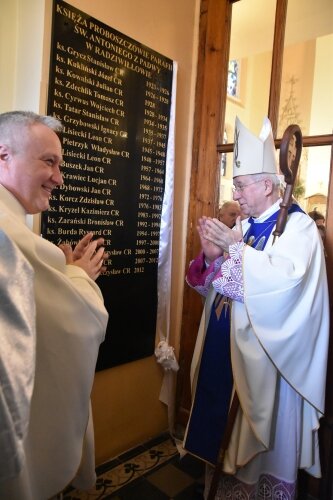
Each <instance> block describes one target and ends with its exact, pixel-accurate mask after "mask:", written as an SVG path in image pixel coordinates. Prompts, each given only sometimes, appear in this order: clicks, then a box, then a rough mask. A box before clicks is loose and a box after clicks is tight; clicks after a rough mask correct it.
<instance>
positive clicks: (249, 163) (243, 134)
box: [233, 116, 279, 177]
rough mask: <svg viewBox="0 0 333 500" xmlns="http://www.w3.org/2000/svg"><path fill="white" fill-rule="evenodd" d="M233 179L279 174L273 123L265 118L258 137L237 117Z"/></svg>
mask: <svg viewBox="0 0 333 500" xmlns="http://www.w3.org/2000/svg"><path fill="white" fill-rule="evenodd" d="M234 142H235V145H234V158H233V177H237V176H239V175H251V174H261V173H263V172H265V173H269V174H277V175H278V174H279V170H278V165H277V159H276V150H275V144H274V139H273V134H272V126H271V122H270V121H269V119H268V118H264V122H263V126H262V129H261V132H260V135H259V137H256V136H255V135H254V134H252V132H250V130H248V129H247V128H246V127H245V126H244V125H243V124H242V123H241V121H240V120H239V118H238V116H237V117H236V122H235V141H234Z"/></svg>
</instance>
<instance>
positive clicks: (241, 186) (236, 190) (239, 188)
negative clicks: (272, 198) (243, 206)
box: [232, 179, 265, 193]
mask: <svg viewBox="0 0 333 500" xmlns="http://www.w3.org/2000/svg"><path fill="white" fill-rule="evenodd" d="M264 180H265V179H260V181H254V182H249V183H248V184H238V186H232V191H233V192H234V193H242V192H243V191H244V189H245V188H246V187H248V186H252V184H258V182H262V181H264Z"/></svg>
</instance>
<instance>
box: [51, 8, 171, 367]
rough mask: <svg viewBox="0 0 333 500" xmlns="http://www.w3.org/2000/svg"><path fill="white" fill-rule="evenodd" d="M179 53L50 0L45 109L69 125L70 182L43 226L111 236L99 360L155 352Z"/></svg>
mask: <svg viewBox="0 0 333 500" xmlns="http://www.w3.org/2000/svg"><path fill="white" fill-rule="evenodd" d="M172 73H173V63H172V61H171V60H170V59H168V58H166V57H164V56H162V55H161V54H158V53H157V52H155V51H153V50H151V49H149V48H148V47H146V46H144V45H142V44H140V43H138V42H136V41H135V40H132V39H131V38H129V37H127V36H125V35H123V34H121V33H119V32H118V31H115V30H114V29H112V28H110V27H109V26H107V25H105V24H104V23H101V22H99V21H98V20H96V19H94V18H92V17H90V16H88V15H87V14H85V13H83V12H81V11H79V10H78V9H76V8H74V7H72V6H71V5H69V4H67V3H65V2H63V1H60V0H55V1H54V4H53V29H52V49H51V64H50V82H49V96H48V114H51V115H53V116H55V117H57V118H59V120H61V122H62V123H63V125H64V132H63V137H62V143H63V149H64V151H63V154H64V163H63V176H64V184H63V186H61V187H60V188H58V189H57V190H55V191H54V192H53V193H52V197H51V203H50V209H49V210H48V211H47V212H45V213H44V214H43V216H42V235H43V237H45V238H47V239H49V240H51V241H53V242H54V243H56V244H60V243H63V242H67V243H69V244H71V245H72V246H74V245H75V244H76V243H77V242H78V241H79V240H80V239H81V238H82V236H83V235H84V234H86V233H87V232H89V231H92V232H94V234H95V235H96V237H97V236H102V237H103V238H104V240H105V247H106V250H107V251H108V252H109V259H108V261H107V272H106V273H105V274H104V275H103V276H101V277H100V278H98V280H97V282H98V284H99V286H100V288H101V290H102V293H103V296H104V301H105V305H106V307H107V309H108V312H109V315H110V319H109V323H108V328H107V335H106V339H105V341H104V343H103V344H102V345H101V348H100V352H99V357H98V362H97V370H102V369H105V368H109V367H112V366H116V365H119V364H122V363H126V362H129V361H133V360H136V359H140V358H143V357H146V356H150V355H152V354H153V352H154V345H155V330H156V311H157V265H158V254H159V236H160V221H161V211H162V202H163V194H164V185H165V169H166V151H167V140H168V130H169V118H170V105H171V91H172Z"/></svg>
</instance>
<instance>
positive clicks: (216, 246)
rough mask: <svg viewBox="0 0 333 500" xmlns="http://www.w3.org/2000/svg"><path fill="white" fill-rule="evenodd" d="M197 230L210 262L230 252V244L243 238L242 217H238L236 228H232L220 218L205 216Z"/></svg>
mask: <svg viewBox="0 0 333 500" xmlns="http://www.w3.org/2000/svg"><path fill="white" fill-rule="evenodd" d="M197 230H198V233H199V236H200V241H201V246H202V250H203V253H204V254H205V259H206V261H207V262H208V263H210V262H213V261H214V260H215V259H217V258H218V257H221V255H223V253H224V252H229V246H230V245H232V244H233V243H237V242H238V241H241V240H242V239H243V234H242V224H241V218H240V217H237V219H236V225H235V228H234V229H230V228H229V227H228V226H226V225H225V224H223V222H221V221H219V220H218V219H215V218H214V219H213V218H211V217H205V216H203V217H200V219H199V221H198V226H197Z"/></svg>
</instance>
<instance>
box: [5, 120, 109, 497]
mask: <svg viewBox="0 0 333 500" xmlns="http://www.w3.org/2000/svg"><path fill="white" fill-rule="evenodd" d="M60 131H61V124H60V123H59V122H58V120H56V119H55V118H53V117H46V116H40V115H36V114H35V113H31V112H10V113H3V114H1V115H0V228H1V230H3V231H4V232H5V234H6V235H7V237H8V238H9V240H10V242H11V244H12V245H13V246H14V247H15V249H16V250H17V252H18V253H19V256H20V257H21V259H22V262H23V263H22V264H21V266H22V276H21V275H20V276H17V280H18V283H20V282H21V278H22V279H25V285H24V288H21V290H20V293H18V294H17V295H16V298H14V297H13V295H12V299H13V300H14V299H15V307H16V308H17V310H18V313H17V314H20V315H21V316H22V318H23V319H25V320H26V321H23V320H22V321H20V320H19V317H18V316H16V313H15V309H14V307H13V308H12V312H13V325H11V326H10V325H9V323H8V321H7V322H6V321H3V320H1V330H2V332H1V346H0V360H1V364H0V369H1V371H0V375H1V386H0V390H1V394H0V396H1V400H0V401H1V408H0V411H3V408H4V405H3V400H4V399H6V397H7V400H8V397H9V396H8V395H10V393H12V394H11V397H12V400H11V401H7V406H8V408H9V411H8V412H7V420H8V429H9V435H8V436H7V441H6V443H7V448H6V450H5V451H6V456H7V457H8V463H6V464H4V463H3V461H2V460H1V459H2V458H3V457H2V456H1V459H0V466H1V470H0V498H2V499H6V500H47V499H49V498H51V497H53V496H55V495H56V494H58V493H59V492H61V491H62V490H63V489H64V488H65V487H66V486H67V485H69V484H70V483H72V484H75V486H76V487H77V488H81V489H89V488H91V487H93V486H94V483H95V457H94V433H93V423H92V414H91V405H90V394H91V390H92V384H93V379H94V373H95V365H96V360H97V354H98V349H99V345H100V343H101V342H102V341H103V339H104V336H105V331H106V325H107V320H108V314H107V311H106V309H105V307H104V304H103V298H102V294H101V292H100V289H99V287H98V286H97V285H96V283H95V279H96V278H97V277H98V276H99V275H100V273H101V271H103V270H104V269H105V267H104V263H103V261H104V259H105V257H106V254H105V252H104V248H103V247H102V246H101V247H100V245H101V243H102V241H101V240H94V241H93V240H92V235H91V234H88V235H86V236H85V237H84V238H83V239H82V240H81V242H79V243H78V245H77V246H76V248H75V249H74V251H72V249H71V248H69V247H65V248H63V250H61V249H59V248H58V247H57V246H55V245H54V244H52V243H50V242H49V241H47V240H45V239H43V238H41V237H40V236H39V235H36V234H35V233H33V232H32V231H31V230H30V229H29V228H28V227H27V225H26V215H27V214H37V213H40V212H41V211H43V210H46V209H47V208H48V207H49V199H50V196H51V193H52V190H53V189H54V188H56V187H57V186H59V185H61V184H62V182H63V179H62V175H61V172H60V165H61V162H62V149H61V143H60V140H59V137H58V133H59V132H60ZM8 262H9V260H8ZM9 269H12V270H13V272H14V271H15V267H14V266H11V267H10V268H8V269H7V274H8V272H9ZM17 270H19V269H18V268H17ZM23 272H24V273H25V274H24V275H23ZM13 279H14V276H12V277H11V278H10V277H8V281H7V284H8V286H10V282H11V281H13ZM12 291H13V290H12ZM22 295H24V297H22ZM27 304H28V306H27ZM3 307H5V305H4V304H3V303H1V308H3ZM29 308H30V310H29ZM1 318H3V314H2V315H1ZM3 338H4V339H6V342H3ZM3 360H5V362H3ZM3 367H4V369H3ZM3 373H5V374H6V375H7V376H8V377H7V381H6V380H5V379H4V377H3ZM4 380H5V382H6V387H4V385H3V383H4ZM8 381H9V386H8ZM24 383H26V387H25V388H23V387H22V385H23V384H24ZM11 422H12V424H13V425H12V426H10V423H11ZM2 425H3V422H1V426H2ZM1 430H2V429H1ZM0 438H1V441H0V443H2V442H3V436H2V434H1V431H0ZM0 453H1V454H2V450H1V452H0ZM10 457H11V458H10Z"/></svg>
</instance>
